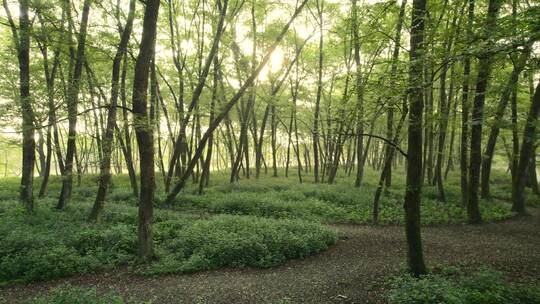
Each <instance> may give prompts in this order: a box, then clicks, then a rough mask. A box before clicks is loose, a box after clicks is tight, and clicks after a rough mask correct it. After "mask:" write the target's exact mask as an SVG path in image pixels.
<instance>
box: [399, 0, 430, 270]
mask: <svg viewBox="0 0 540 304" xmlns="http://www.w3.org/2000/svg"><path fill="white" fill-rule="evenodd" d="M425 13H426V1H425V0H413V9H412V22H411V38H410V39H411V40H410V46H411V49H410V63H409V65H410V67H409V84H410V88H409V108H410V110H409V132H408V140H409V143H408V147H407V177H406V189H405V203H404V208H405V234H406V236H407V248H408V250H407V256H408V264H409V269H410V271H411V273H412V274H413V275H414V276H417V277H418V276H420V275H422V274H425V273H426V266H425V263H424V255H423V252H422V237H421V235H420V194H421V192H422V113H423V111H424V109H423V107H424V104H423V103H424V101H423V89H422V83H423V81H422V71H423V60H424V59H423V56H424V54H423V52H424V17H425Z"/></svg>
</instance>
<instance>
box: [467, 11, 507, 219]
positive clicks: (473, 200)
mask: <svg viewBox="0 0 540 304" xmlns="http://www.w3.org/2000/svg"><path fill="white" fill-rule="evenodd" d="M501 2H502V1H501V0H490V1H489V5H488V13H487V19H486V25H485V31H486V32H485V35H489V34H490V33H493V32H494V31H495V28H496V19H497V15H498V13H499V8H500V6H501ZM485 39H489V38H488V37H487V36H486V37H485ZM492 47H493V43H489V45H488V46H487V49H488V52H491V51H492V50H490V49H491V48H492ZM491 65H492V55H491V54H490V53H486V54H483V55H482V57H481V58H480V60H479V62H478V76H477V79H476V89H475V96H474V105H473V109H472V126H471V155H470V161H469V189H468V190H469V195H468V204H467V213H468V216H469V222H470V223H481V222H482V216H481V214H480V207H479V199H478V186H479V182H480V165H481V161H482V150H481V148H482V147H481V144H482V125H483V123H484V101H485V97H486V90H487V87H488V81H489V77H490V74H491Z"/></svg>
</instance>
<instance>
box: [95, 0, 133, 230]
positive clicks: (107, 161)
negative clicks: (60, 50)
mask: <svg viewBox="0 0 540 304" xmlns="http://www.w3.org/2000/svg"><path fill="white" fill-rule="evenodd" d="M133 19H135V0H131V1H130V3H129V13H128V17H127V21H126V24H125V25H124V30H123V31H122V33H121V38H120V43H119V44H118V49H117V51H116V55H115V56H114V59H113V65H112V80H111V101H110V103H109V107H108V116H107V127H106V129H105V135H104V137H103V143H102V145H103V156H102V160H101V165H100V177H99V185H98V192H97V194H96V200H95V201H94V206H93V207H92V211H91V213H90V216H89V220H90V221H93V222H95V221H97V219H98V216H99V213H100V212H101V210H102V209H103V204H104V203H105V195H106V194H107V189H108V188H109V182H110V180H111V154H112V148H113V147H112V145H113V140H114V131H115V127H116V109H117V104H118V92H119V81H120V72H121V71H120V66H121V63H122V58H123V57H124V56H125V54H126V50H127V46H128V42H129V37H130V36H131V30H132V28H133Z"/></svg>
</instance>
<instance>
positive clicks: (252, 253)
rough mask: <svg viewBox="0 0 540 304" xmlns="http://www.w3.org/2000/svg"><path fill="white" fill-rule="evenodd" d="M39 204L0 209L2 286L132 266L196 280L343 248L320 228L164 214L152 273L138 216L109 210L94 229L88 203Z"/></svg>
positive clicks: (0, 205)
mask: <svg viewBox="0 0 540 304" xmlns="http://www.w3.org/2000/svg"><path fill="white" fill-rule="evenodd" d="M53 203H54V202H53V201H51V200H42V201H38V206H40V207H39V208H37V210H36V212H35V214H32V215H28V214H26V213H24V212H23V210H22V208H21V207H20V205H19V204H18V202H15V201H2V202H0V210H1V211H0V243H1V244H2V247H1V248H0V284H9V283H15V282H28V281H34V280H48V279H52V278H56V277H62V276H68V275H72V274H76V273H85V272H94V271H99V270H103V269H108V268H111V267H115V266H117V265H122V264H124V265H125V264H127V265H132V267H134V268H135V269H139V268H144V269H142V270H141V271H140V272H144V273H147V272H149V273H159V272H165V270H163V267H165V268H168V267H169V266H168V265H175V268H171V269H169V270H167V271H166V272H185V271H189V272H193V271H198V270H205V269H211V268H217V267H223V266H234V267H244V266H253V267H269V266H275V265H279V264H281V263H283V262H285V261H287V260H289V259H295V258H303V257H305V256H308V255H310V254H314V253H317V252H320V251H322V250H324V249H326V248H327V247H328V246H329V245H331V244H333V243H334V242H335V241H336V235H335V233H334V232H333V231H331V230H329V229H327V228H323V227H321V226H320V225H317V224H314V223H307V222H302V221H295V220H273V219H264V218H257V217H240V216H218V217H212V218H201V217H200V216H192V215H189V214H186V215H180V214H178V213H176V212H167V211H158V212H156V214H155V223H156V224H155V228H154V233H155V241H156V247H157V248H158V258H159V261H158V262H156V263H155V264H153V265H151V266H150V268H149V269H146V266H145V265H138V264H137V258H136V218H137V209H136V208H134V207H131V206H127V205H121V204H118V205H111V206H108V208H107V210H106V212H105V213H104V214H103V217H102V219H101V220H102V222H101V223H99V224H97V225H93V224H89V223H86V221H85V219H86V215H87V214H86V213H87V212H88V210H89V209H90V205H89V204H88V203H81V202H74V203H73V206H70V207H69V208H68V210H66V211H64V212H57V211H53V210H52V205H53Z"/></svg>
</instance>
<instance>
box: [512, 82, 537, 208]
mask: <svg viewBox="0 0 540 304" xmlns="http://www.w3.org/2000/svg"><path fill="white" fill-rule="evenodd" d="M539 113H540V81H539V82H538V85H537V86H536V90H535V93H534V96H533V99H532V102H531V108H530V110H529V114H528V116H527V123H526V124H525V129H524V130H523V140H522V143H521V150H520V153H519V161H518V165H517V168H516V169H517V170H515V172H516V173H515V179H514V182H513V183H512V211H514V212H517V213H519V214H525V213H526V210H525V184H526V182H527V167H528V166H529V165H530V163H531V158H532V156H533V153H534V148H535V144H536V136H537V135H536V131H537V130H536V124H537V123H538V122H537V120H538V114H539Z"/></svg>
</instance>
